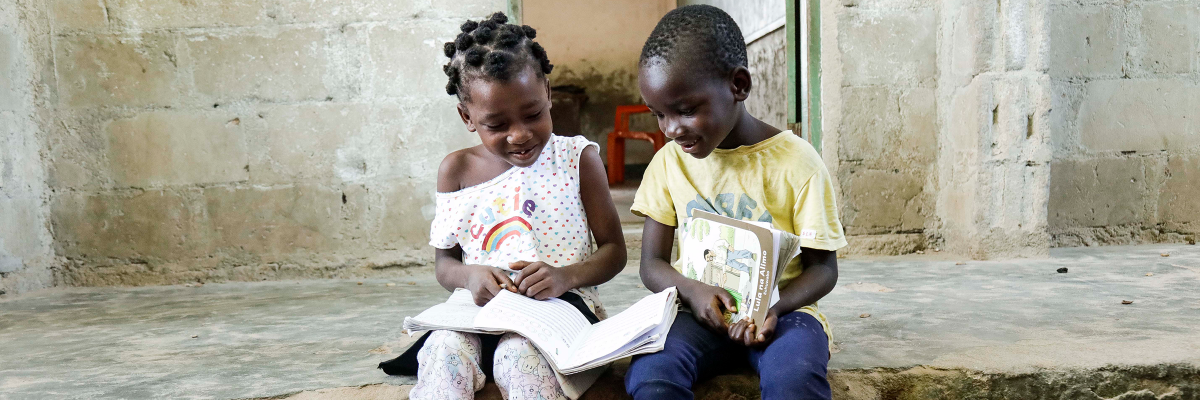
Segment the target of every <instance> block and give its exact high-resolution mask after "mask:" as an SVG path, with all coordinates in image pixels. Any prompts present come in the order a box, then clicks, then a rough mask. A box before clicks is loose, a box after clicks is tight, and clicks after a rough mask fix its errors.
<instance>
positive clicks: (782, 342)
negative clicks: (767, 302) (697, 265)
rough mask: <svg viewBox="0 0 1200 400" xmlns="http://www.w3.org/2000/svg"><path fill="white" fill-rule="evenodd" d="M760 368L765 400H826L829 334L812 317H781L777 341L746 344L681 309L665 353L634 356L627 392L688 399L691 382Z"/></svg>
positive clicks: (642, 396)
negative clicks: (758, 345)
mask: <svg viewBox="0 0 1200 400" xmlns="http://www.w3.org/2000/svg"><path fill="white" fill-rule="evenodd" d="M747 362H749V364H750V367H752V368H754V370H756V371H758V375H759V378H760V382H759V388H760V389H761V390H762V398H763V400H776V399H829V398H830V397H831V396H832V393H830V389H829V381H828V380H826V378H825V372H826V365H827V364H828V363H829V338H828V337H826V336H825V331H824V330H822V329H821V323H820V322H819V321H817V319H816V318H814V317H813V316H811V315H808V314H805V313H801V312H791V313H788V314H786V315H784V316H783V317H780V319H779V324H778V325H777V326H776V328H775V340H774V341H772V342H771V343H770V344H768V345H767V346H766V347H765V348H758V349H755V348H747V347H746V346H744V345H742V344H739V343H736V342H734V341H732V340H729V336H728V335H722V334H718V333H716V332H713V331H711V330H709V329H708V328H705V327H704V326H703V325H701V324H700V322H698V321H696V319H695V318H694V317H692V314H691V313H687V312H680V313H679V315H678V316H676V317H675V323H674V324H673V325H671V332H670V333H668V334H667V344H666V346H665V348H663V351H660V352H658V353H652V354H644V355H640V356H636V357H634V358H633V363H632V364H631V365H630V366H629V372H628V373H626V375H625V390H627V391H629V394H630V395H633V398H634V399H637V400H642V399H692V398H693V397H694V396H693V394H692V385H694V384H695V383H696V382H697V381H699V380H701V379H706V378H709V377H712V376H714V375H719V374H722V373H726V372H730V371H731V370H734V369H736V368H737V367H744V366H745V365H746V363H747Z"/></svg>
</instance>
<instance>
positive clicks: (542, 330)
mask: <svg viewBox="0 0 1200 400" xmlns="http://www.w3.org/2000/svg"><path fill="white" fill-rule="evenodd" d="M590 326H591V324H589V323H588V320H587V318H585V317H584V316H583V314H580V313H579V310H577V309H575V307H574V306H572V305H571V303H567V302H565V301H562V300H559V299H546V300H542V301H538V300H534V299H531V298H528V297H525V296H522V295H519V294H516V293H513V292H509V291H507V290H501V291H500V293H498V294H496V297H495V298H493V299H492V300H491V301H489V302H488V304H487V305H486V306H483V309H482V310H480V312H479V315H477V316H476V317H475V327H476V328H484V329H503V330H506V331H512V332H517V333H519V334H521V336H524V337H525V338H526V339H529V341H531V342H533V344H534V345H535V346H537V348H538V349H539V350H541V351H542V355H545V356H546V358H547V359H548V360H549V361H550V363H551V364H553V365H554V366H555V368H556V369H557V367H558V365H560V364H561V363H560V362H561V361H564V360H565V359H566V357H567V355H568V354H570V353H571V342H573V341H574V340H575V338H576V337H578V336H579V334H580V333H581V332H583V330H584V329H587V328H588V327H590Z"/></svg>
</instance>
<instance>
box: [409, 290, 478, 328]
mask: <svg viewBox="0 0 1200 400" xmlns="http://www.w3.org/2000/svg"><path fill="white" fill-rule="evenodd" d="M481 309H483V308H482V307H479V306H477V305H475V300H474V297H472V296H471V291H469V290H466V289H457V290H455V291H454V293H452V294H450V298H449V299H447V300H446V302H445V303H441V304H437V305H435V306H433V307H429V308H428V309H426V310H425V311H422V312H421V313H420V314H417V316H416V317H409V318H405V319H404V328H405V329H408V330H409V335H410V336H411V335H412V334H413V333H415V332H416V331H422V330H430V329H449V330H467V331H474V330H475V329H474V328H475V316H476V315H478V314H479V310H481Z"/></svg>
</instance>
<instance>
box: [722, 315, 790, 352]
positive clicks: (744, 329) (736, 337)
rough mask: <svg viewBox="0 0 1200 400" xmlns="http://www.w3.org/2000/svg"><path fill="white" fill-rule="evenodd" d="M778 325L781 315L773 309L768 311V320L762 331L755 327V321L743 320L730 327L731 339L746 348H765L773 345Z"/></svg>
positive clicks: (765, 321)
mask: <svg viewBox="0 0 1200 400" xmlns="http://www.w3.org/2000/svg"><path fill="white" fill-rule="evenodd" d="M778 323H779V315H778V314H777V313H776V312H775V309H773V308H772V309H769V310H767V318H766V319H764V320H763V326H762V328H761V329H758V327H756V326H754V320H752V319H750V317H746V318H742V320H741V321H738V322H737V323H735V324H733V326H731V327H729V339H731V340H733V341H735V342H738V343H741V344H744V345H746V347H758V346H763V345H766V344H768V343H771V339H774V336H775V325H776V324H778ZM755 331H757V332H755Z"/></svg>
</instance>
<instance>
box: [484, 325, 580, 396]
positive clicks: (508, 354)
mask: <svg viewBox="0 0 1200 400" xmlns="http://www.w3.org/2000/svg"><path fill="white" fill-rule="evenodd" d="M492 371H493V373H494V375H495V377H496V386H499V387H500V391H501V392H502V393H503V394H504V395H505V398H507V399H509V400H518V399H539V398H545V399H566V395H564V394H563V391H562V387H561V386H559V385H560V384H559V382H558V377H557V375H555V374H554V368H553V367H551V366H550V363H549V362H548V361H546V359H545V357H543V356H542V355H541V354H540V353H538V350H537V347H534V346H533V343H531V342H530V341H529V339H526V338H525V337H523V336H521V335H517V334H513V333H509V334H505V335H504V336H502V337H500V343H499V344H498V345H497V346H496V354H495V357H494V358H493V362H492Z"/></svg>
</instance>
